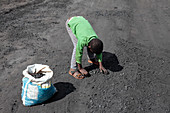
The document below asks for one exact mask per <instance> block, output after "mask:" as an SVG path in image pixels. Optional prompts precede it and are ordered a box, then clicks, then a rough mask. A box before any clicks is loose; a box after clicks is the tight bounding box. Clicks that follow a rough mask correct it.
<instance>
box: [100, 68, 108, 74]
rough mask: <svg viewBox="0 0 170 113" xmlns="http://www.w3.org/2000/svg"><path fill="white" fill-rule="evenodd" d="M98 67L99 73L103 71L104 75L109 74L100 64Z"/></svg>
mask: <svg viewBox="0 0 170 113" xmlns="http://www.w3.org/2000/svg"><path fill="white" fill-rule="evenodd" d="M99 69H100V72H101V73H104V74H106V75H107V74H109V72H108V71H107V70H106V69H105V68H104V67H103V66H100V67H99Z"/></svg>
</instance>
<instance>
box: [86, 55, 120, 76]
mask: <svg viewBox="0 0 170 113" xmlns="http://www.w3.org/2000/svg"><path fill="white" fill-rule="evenodd" d="M102 54H103V55H102V56H103V58H102V60H103V61H102V64H103V67H104V68H106V69H107V70H110V71H112V72H119V71H121V70H122V69H123V66H121V65H120V64H119V60H118V58H117V56H116V55H115V54H112V53H109V52H103V53H102ZM96 68H98V66H95V65H90V66H87V67H85V69H86V70H87V71H88V72H89V71H92V70H94V69H96ZM90 76H91V75H89V77H90Z"/></svg>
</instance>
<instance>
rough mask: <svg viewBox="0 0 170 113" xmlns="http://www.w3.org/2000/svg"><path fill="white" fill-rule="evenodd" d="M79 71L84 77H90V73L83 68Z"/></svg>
mask: <svg viewBox="0 0 170 113" xmlns="http://www.w3.org/2000/svg"><path fill="white" fill-rule="evenodd" d="M79 71H80V72H81V74H83V75H88V72H87V71H86V70H85V69H83V68H81V69H80V70H79Z"/></svg>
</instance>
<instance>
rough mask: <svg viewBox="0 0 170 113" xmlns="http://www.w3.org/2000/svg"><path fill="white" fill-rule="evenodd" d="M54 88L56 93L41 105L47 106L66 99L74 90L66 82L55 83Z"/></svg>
mask: <svg viewBox="0 0 170 113" xmlns="http://www.w3.org/2000/svg"><path fill="white" fill-rule="evenodd" d="M54 87H55V88H56V90H57V92H56V93H55V94H54V95H53V96H52V97H51V98H50V99H48V100H47V101H46V102H44V103H43V104H48V103H51V102H55V101H58V100H61V99H63V98H64V97H66V96H67V95H68V94H70V93H71V92H74V91H75V90H76V88H75V87H74V86H73V84H71V83H68V82H58V83H55V84H54Z"/></svg>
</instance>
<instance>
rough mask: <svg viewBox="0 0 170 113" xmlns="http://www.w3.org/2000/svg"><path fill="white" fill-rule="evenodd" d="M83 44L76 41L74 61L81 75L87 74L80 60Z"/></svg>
mask: <svg viewBox="0 0 170 113" xmlns="http://www.w3.org/2000/svg"><path fill="white" fill-rule="evenodd" d="M84 46H85V45H83V44H82V43H81V42H80V41H78V43H77V47H76V63H77V66H78V70H79V71H80V72H81V73H82V74H83V75H87V74H88V72H87V71H86V70H85V69H84V68H83V67H82V65H81V63H82V62H81V60H82V55H83V48H84Z"/></svg>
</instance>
